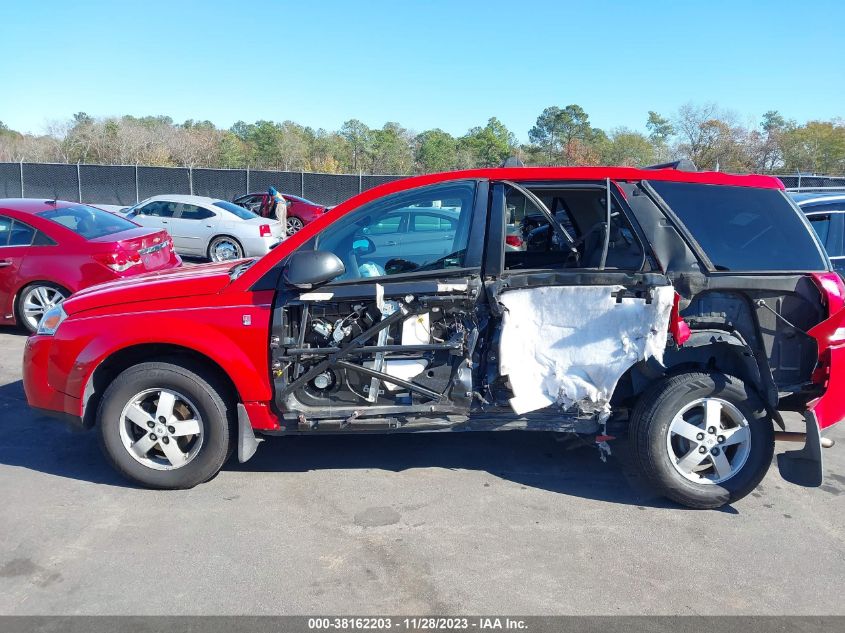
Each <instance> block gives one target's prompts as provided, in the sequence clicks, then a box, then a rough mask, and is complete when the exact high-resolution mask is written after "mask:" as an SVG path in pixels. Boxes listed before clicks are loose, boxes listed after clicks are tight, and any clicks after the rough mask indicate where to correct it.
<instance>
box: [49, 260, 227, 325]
mask: <svg viewBox="0 0 845 633" xmlns="http://www.w3.org/2000/svg"><path fill="white" fill-rule="evenodd" d="M232 266H234V262H222V263H219V264H200V265H199V266H182V267H181V268H171V269H169V270H162V271H158V272H153V273H148V274H145V275H137V276H134V277H127V278H125V279H119V280H117V281H110V282H108V283H104V284H98V285H96V286H91V287H90V288H85V289H84V290H80V291H79V292H77V293H75V294H74V295H73V296H71V297H70V298H69V299H68V300H67V301H65V302H64V308H65V312H67V313H68V314H75V313H77V312H83V311H85V310H91V309H93V308H102V307H105V306H112V305H119V304H124V303H134V302H137V301H151V300H152V301H155V300H158V299H175V298H177V297H188V296H200V295H209V294H215V293H217V292H220V291H221V290H222V289H223V288H225V287H226V286H227V285H229V282H230V280H229V270H230V269H231V268H232Z"/></svg>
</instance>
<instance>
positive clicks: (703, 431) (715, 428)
mask: <svg viewBox="0 0 845 633" xmlns="http://www.w3.org/2000/svg"><path fill="white" fill-rule="evenodd" d="M630 435H631V447H632V449H633V453H634V457H635V459H636V460H637V462H638V463H639V465H640V468H641V471H642V472H643V473H644V475H645V477H646V478H647V479H648V480H649V481H650V482H651V484H652V485H653V486H654V487H655V488H657V490H658V491H660V492H661V493H662V494H663V495H665V496H667V497H669V498H670V499H672V500H673V501H677V502H678V503H681V504H683V505H685V506H688V507H691V508H718V507H721V506H723V505H725V504H728V503H732V502H734V501H737V500H739V499H741V498H742V497H744V496H745V495H747V494H748V493H750V492H751V491H752V490H754V488H755V487H756V486H757V484H759V483H760V481H761V480H762V479H763V477H764V476H765V474H766V471H768V469H769V466H770V465H771V463H772V455H773V453H774V428H773V427H772V421H771V418H770V417H769V414H768V412H767V411H766V407H765V406H764V404H763V402H762V401H761V399H760V397H759V396H758V395H757V394H756V393H755V392H754V391H753V390H752V389H751V388H750V387H748V386H746V385H745V383H743V382H742V381H741V380H740V379H739V378H736V377H734V376H728V375H726V374H720V373H716V372H710V373H704V372H689V373H683V374H678V375H676V376H671V377H669V378H666V379H665V380H663V381H661V382H660V383H658V384H657V385H655V387H653V388H652V389H651V390H649V391H647V392H646V393H645V394H643V395H642V396H641V397H640V400H639V402H638V403H637V406H636V407H635V408H634V411H633V414H632V419H631V429H630Z"/></svg>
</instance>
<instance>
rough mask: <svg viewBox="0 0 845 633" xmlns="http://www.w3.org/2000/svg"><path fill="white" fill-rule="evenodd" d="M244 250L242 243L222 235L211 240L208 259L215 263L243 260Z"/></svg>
mask: <svg viewBox="0 0 845 633" xmlns="http://www.w3.org/2000/svg"><path fill="white" fill-rule="evenodd" d="M243 256H244V249H243V248H242V247H241V244H240V242H238V240H236V239H235V238H233V237H229V236H228V235H220V236H218V237H215V238H214V239H213V240H211V243H210V244H209V245H208V258H209V259H210V260H211V261H213V262H226V261H229V260H232V259H242V258H243Z"/></svg>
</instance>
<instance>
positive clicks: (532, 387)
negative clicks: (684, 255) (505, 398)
mask: <svg viewBox="0 0 845 633" xmlns="http://www.w3.org/2000/svg"><path fill="white" fill-rule="evenodd" d="M622 290H624V288H623V287H622V286H555V287H542V288H527V289H518V290H506V291H504V292H503V293H502V294H501V295H500V296H499V301H500V302H501V303H502V304H503V305H504V307H505V308H506V311H505V313H504V317H503V324H502V333H501V340H500V348H499V370H500V372H501V374H502V375H507V376H508V378H509V381H510V385H511V389H512V390H513V394H514V397H513V398H512V399H511V400H510V404H511V407H512V408H513V410H514V412H516V413H517V414H522V413H527V412H529V411H534V410H536V409H542V408H544V407H548V406H550V405H553V404H558V405H560V406H562V407H564V408H565V409H569V408H571V407H573V406H576V407H577V408H578V409H579V410H580V411H581V412H585V413H590V412H601V411H606V410H608V409H609V403H610V398H611V396H612V395H613V390H614V388H615V387H616V383H617V382H618V381H619V378H620V377H621V376H622V374H624V373H625V371H627V370H628V369H629V368H630V367H631V366H632V365H634V364H635V363H637V362H638V361H641V360H645V359H647V358H649V357H652V356H653V357H655V358H657V359H658V360H660V361H662V359H663V350H664V348H665V346H666V335H667V328H668V325H669V313H670V311H671V309H672V302H673V299H674V289H673V288H672V287H671V286H662V287H658V288H654V289H652V291H651V293H652V300H651V302H650V303H649V302H646V300H645V299H641V298H621V299H619V300H617V297H616V296H615V295H616V293H618V292H619V291H622Z"/></svg>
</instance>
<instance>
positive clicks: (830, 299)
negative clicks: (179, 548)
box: [813, 273, 845, 338]
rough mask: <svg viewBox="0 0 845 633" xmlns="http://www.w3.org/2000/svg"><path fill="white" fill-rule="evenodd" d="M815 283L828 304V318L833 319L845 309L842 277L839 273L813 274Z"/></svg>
mask: <svg viewBox="0 0 845 633" xmlns="http://www.w3.org/2000/svg"><path fill="white" fill-rule="evenodd" d="M813 281H814V282H815V284H816V286H818V289H819V290H821V292H822V296H823V297H824V299H825V303H827V316H829V317H831V316H833V315H834V314H836V313H837V312H839V311H840V310H841V309H842V308H843V307H845V284H843V283H842V277H840V276H839V275H838V274H837V273H813ZM843 338H845V336H843Z"/></svg>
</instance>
